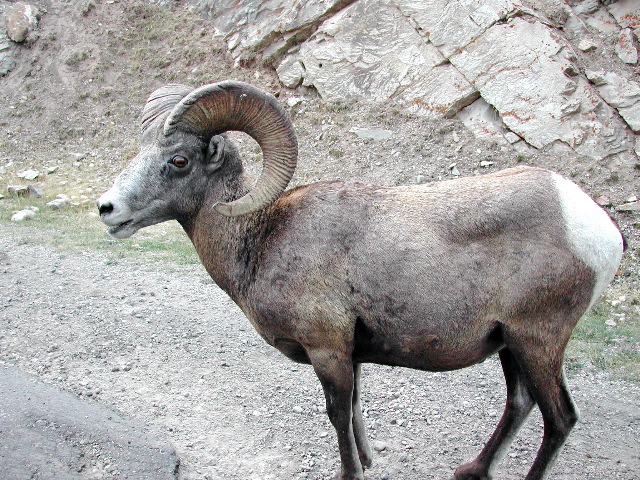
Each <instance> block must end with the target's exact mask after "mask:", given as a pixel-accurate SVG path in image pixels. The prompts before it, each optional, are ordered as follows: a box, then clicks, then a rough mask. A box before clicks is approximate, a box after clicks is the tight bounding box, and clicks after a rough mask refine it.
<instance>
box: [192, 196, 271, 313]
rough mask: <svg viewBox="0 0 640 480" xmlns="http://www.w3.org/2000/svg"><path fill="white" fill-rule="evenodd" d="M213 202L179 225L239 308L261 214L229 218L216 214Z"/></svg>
mask: <svg viewBox="0 0 640 480" xmlns="http://www.w3.org/2000/svg"><path fill="white" fill-rule="evenodd" d="M214 203H215V202H213V201H212V202H206V203H205V205H204V206H203V207H202V208H201V209H200V211H199V212H198V214H197V215H196V216H195V217H194V218H192V219H191V220H185V221H183V222H181V224H182V226H183V228H184V230H185V232H186V233H187V235H188V236H189V238H190V239H191V241H192V243H193V245H194V247H195V249H196V251H197V252H198V255H199V256H200V260H201V262H202V264H203V265H204V267H205V268H206V270H207V272H208V273H209V275H210V276H211V278H212V279H213V281H214V282H215V283H216V284H217V285H218V286H219V287H220V288H222V289H223V290H224V291H225V292H227V294H228V295H229V296H230V297H231V298H232V299H233V300H234V301H235V302H236V303H238V304H239V305H241V306H242V304H243V303H244V292H245V291H246V286H247V280H248V277H247V270H248V269H251V268H252V267H251V265H252V264H253V263H254V262H253V259H252V252H251V249H252V247H253V246H254V245H255V244H257V243H258V242H259V237H260V228H259V225H260V217H261V216H262V215H263V214H262V213H254V214H249V215H242V216H239V217H231V218H230V217H226V216H224V215H221V214H219V213H217V212H216V211H215V210H214V209H213V205H214Z"/></svg>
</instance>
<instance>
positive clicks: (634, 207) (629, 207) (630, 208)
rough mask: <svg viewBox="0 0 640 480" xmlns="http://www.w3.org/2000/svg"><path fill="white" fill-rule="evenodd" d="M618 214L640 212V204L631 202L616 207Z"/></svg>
mask: <svg viewBox="0 0 640 480" xmlns="http://www.w3.org/2000/svg"><path fill="white" fill-rule="evenodd" d="M616 210H617V211H618V212H628V213H637V212H640V202H629V203H624V204H622V205H618V206H617V207H616Z"/></svg>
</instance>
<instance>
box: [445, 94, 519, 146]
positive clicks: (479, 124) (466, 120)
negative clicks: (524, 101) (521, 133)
mask: <svg viewBox="0 0 640 480" xmlns="http://www.w3.org/2000/svg"><path fill="white" fill-rule="evenodd" d="M456 118H458V119H459V120H460V121H462V123H463V124H464V126H465V127H467V128H468V129H469V130H470V131H471V132H473V134H474V135H475V136H476V137H477V138H482V139H485V140H488V141H491V142H495V143H497V144H498V145H506V144H507V143H509V142H508V141H507V138H506V134H507V133H509V129H508V128H507V127H506V126H505V124H504V122H503V121H502V118H500V114H499V113H498V112H497V111H496V109H495V108H493V107H492V106H491V105H489V104H488V103H487V102H486V101H485V100H484V99H482V98H479V99H478V100H476V101H475V102H473V103H472V104H471V105H469V106H468V107H465V108H463V109H462V110H461V111H460V113H458V115H457V117H456Z"/></svg>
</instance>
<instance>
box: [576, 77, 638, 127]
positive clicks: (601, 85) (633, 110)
mask: <svg viewBox="0 0 640 480" xmlns="http://www.w3.org/2000/svg"><path fill="white" fill-rule="evenodd" d="M586 75H587V78H588V79H589V80H591V82H593V84H594V85H596V88H597V90H598V94H599V95H600V96H601V97H602V98H603V100H604V101H605V102H607V103H608V104H609V105H611V106H612V107H613V108H615V109H616V110H617V111H618V113H619V114H620V116H621V117H622V118H623V119H624V121H625V122H627V124H628V125H629V126H630V127H631V129H632V130H633V131H634V132H640V84H639V83H637V82H632V81H630V80H627V79H626V78H624V77H622V76H621V75H618V74H617V73H614V72H608V73H604V72H594V71H589V70H587V72H586Z"/></svg>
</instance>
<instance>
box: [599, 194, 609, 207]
mask: <svg viewBox="0 0 640 480" xmlns="http://www.w3.org/2000/svg"><path fill="white" fill-rule="evenodd" d="M596 203H597V204H598V205H600V206H601V207H610V206H611V200H609V197H607V196H606V195H600V196H599V197H598V198H596Z"/></svg>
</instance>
